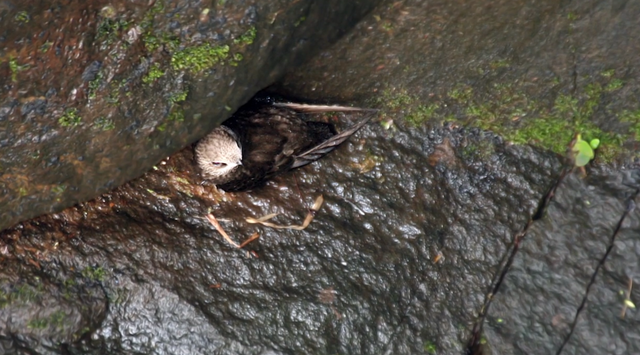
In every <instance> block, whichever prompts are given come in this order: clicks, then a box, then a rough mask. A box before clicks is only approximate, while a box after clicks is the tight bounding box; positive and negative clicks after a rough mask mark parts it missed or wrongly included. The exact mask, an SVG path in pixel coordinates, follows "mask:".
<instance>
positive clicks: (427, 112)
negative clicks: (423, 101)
mask: <svg viewBox="0 0 640 355" xmlns="http://www.w3.org/2000/svg"><path fill="white" fill-rule="evenodd" d="M439 108H440V105H438V104H436V103H433V104H430V105H418V106H417V107H416V108H415V109H412V110H410V111H409V113H407V115H406V116H405V119H406V120H407V122H409V123H411V124H412V125H414V126H419V125H421V124H423V123H425V122H427V121H429V120H431V119H434V118H435V117H436V111H437V110H438V109H439Z"/></svg>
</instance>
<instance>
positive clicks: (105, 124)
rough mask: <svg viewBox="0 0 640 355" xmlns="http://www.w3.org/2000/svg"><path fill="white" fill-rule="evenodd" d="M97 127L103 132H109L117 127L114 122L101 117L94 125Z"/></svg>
mask: <svg viewBox="0 0 640 355" xmlns="http://www.w3.org/2000/svg"><path fill="white" fill-rule="evenodd" d="M94 125H95V127H96V128H98V129H100V130H102V131H109V130H112V129H114V128H115V127H116V125H115V124H114V123H113V121H112V120H109V119H107V118H106V117H104V116H100V117H98V118H96V121H95V123H94Z"/></svg>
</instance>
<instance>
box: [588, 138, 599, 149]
mask: <svg viewBox="0 0 640 355" xmlns="http://www.w3.org/2000/svg"><path fill="white" fill-rule="evenodd" d="M589 145H590V146H591V148H593V149H598V147H599V146H600V140H599V139H598V138H594V139H592V140H591V141H590V142H589Z"/></svg>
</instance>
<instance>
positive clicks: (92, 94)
mask: <svg viewBox="0 0 640 355" xmlns="http://www.w3.org/2000/svg"><path fill="white" fill-rule="evenodd" d="M103 78H104V73H103V71H102V70H100V71H98V73H97V74H96V77H95V79H93V80H91V81H90V82H89V93H88V97H89V99H95V98H96V92H97V91H98V89H99V88H100V84H102V80H103Z"/></svg>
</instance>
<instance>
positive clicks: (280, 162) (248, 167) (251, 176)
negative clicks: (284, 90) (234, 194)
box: [219, 105, 326, 191]
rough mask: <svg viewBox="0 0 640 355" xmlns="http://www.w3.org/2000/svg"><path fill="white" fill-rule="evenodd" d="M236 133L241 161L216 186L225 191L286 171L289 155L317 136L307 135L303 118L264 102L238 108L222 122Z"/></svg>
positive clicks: (261, 181) (241, 188)
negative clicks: (247, 108)
mask: <svg viewBox="0 0 640 355" xmlns="http://www.w3.org/2000/svg"><path fill="white" fill-rule="evenodd" d="M223 124H224V125H225V126H227V127H229V128H231V129H232V130H233V131H234V132H236V134H237V135H238V139H239V140H240V143H241V145H242V165H241V166H239V167H238V168H237V169H235V170H234V171H233V179H232V180H231V181H230V182H229V183H227V184H221V185H219V187H220V188H221V189H223V190H225V191H239V190H248V189H252V188H254V187H258V186H260V185H262V184H263V183H264V182H265V180H267V179H269V178H270V177H272V176H274V175H277V174H279V173H282V172H285V171H288V170H289V169H290V166H291V164H292V163H293V160H294V158H293V156H294V154H297V153H299V152H301V151H303V150H304V149H307V148H308V147H309V146H310V145H312V144H317V143H318V142H319V141H321V140H324V139H326V136H325V137H321V138H320V140H318V139H317V138H316V139H315V140H314V139H313V138H314V137H311V136H312V135H311V134H310V130H309V127H308V125H307V123H306V122H304V121H303V120H302V119H301V118H299V117H298V114H297V113H296V112H295V111H293V110H290V109H287V108H280V107H272V106H270V105H269V106H265V107H260V108H258V109H256V110H253V111H241V112H238V113H237V114H235V115H234V116H233V117H232V118H230V119H229V120H227V121H225V122H224V123H223Z"/></svg>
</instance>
